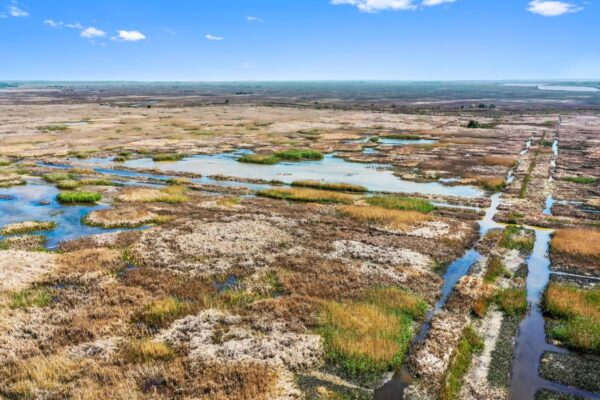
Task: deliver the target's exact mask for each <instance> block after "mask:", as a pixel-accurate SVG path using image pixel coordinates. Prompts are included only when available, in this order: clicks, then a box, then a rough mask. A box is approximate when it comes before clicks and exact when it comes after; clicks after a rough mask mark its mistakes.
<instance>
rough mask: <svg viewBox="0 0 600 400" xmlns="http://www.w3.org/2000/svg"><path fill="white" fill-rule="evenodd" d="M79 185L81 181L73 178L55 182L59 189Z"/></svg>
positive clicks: (74, 187) (72, 187) (73, 187)
mask: <svg viewBox="0 0 600 400" xmlns="http://www.w3.org/2000/svg"><path fill="white" fill-rule="evenodd" d="M80 185H81V183H80V182H79V181H76V180H74V179H63V180H60V181H58V182H56V187H57V188H59V189H61V190H73V189H77V188H78V187H79V186H80Z"/></svg>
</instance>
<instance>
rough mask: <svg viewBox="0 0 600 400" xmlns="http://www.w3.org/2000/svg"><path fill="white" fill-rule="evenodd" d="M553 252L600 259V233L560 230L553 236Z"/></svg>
mask: <svg viewBox="0 0 600 400" xmlns="http://www.w3.org/2000/svg"><path fill="white" fill-rule="evenodd" d="M552 251H554V252H557V253H563V254H567V255H570V256H574V257H593V258H600V231H597V230H591V229H559V230H557V231H556V232H555V233H554V235H553V236H552Z"/></svg>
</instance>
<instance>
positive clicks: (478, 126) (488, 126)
mask: <svg viewBox="0 0 600 400" xmlns="http://www.w3.org/2000/svg"><path fill="white" fill-rule="evenodd" d="M496 125H497V124H496V123H495V122H489V123H481V122H479V121H476V120H474V119H472V120H469V123H467V128H470V129H493V128H495V127H496Z"/></svg>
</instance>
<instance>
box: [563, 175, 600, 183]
mask: <svg viewBox="0 0 600 400" xmlns="http://www.w3.org/2000/svg"><path fill="white" fill-rule="evenodd" d="M563 180H564V181H567V182H573V183H579V184H582V185H591V184H595V183H597V182H598V178H595V177H589V176H567V177H565V178H563Z"/></svg>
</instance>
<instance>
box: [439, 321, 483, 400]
mask: <svg viewBox="0 0 600 400" xmlns="http://www.w3.org/2000/svg"><path fill="white" fill-rule="evenodd" d="M482 351H483V341H482V340H481V338H480V337H479V336H478V335H477V333H476V332H475V330H474V329H473V328H472V327H470V326H468V327H466V328H465V329H464V330H463V335H462V339H461V340H460V342H459V343H458V347H457V348H456V350H455V351H454V354H453V355H452V360H451V362H450V367H449V368H448V371H447V372H446V377H445V381H444V384H443V386H442V390H441V391H440V400H453V399H460V389H461V388H462V385H463V379H464V377H465V375H466V374H467V372H468V371H469V368H470V367H471V362H472V360H473V355H474V354H477V353H481V352H482Z"/></svg>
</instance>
